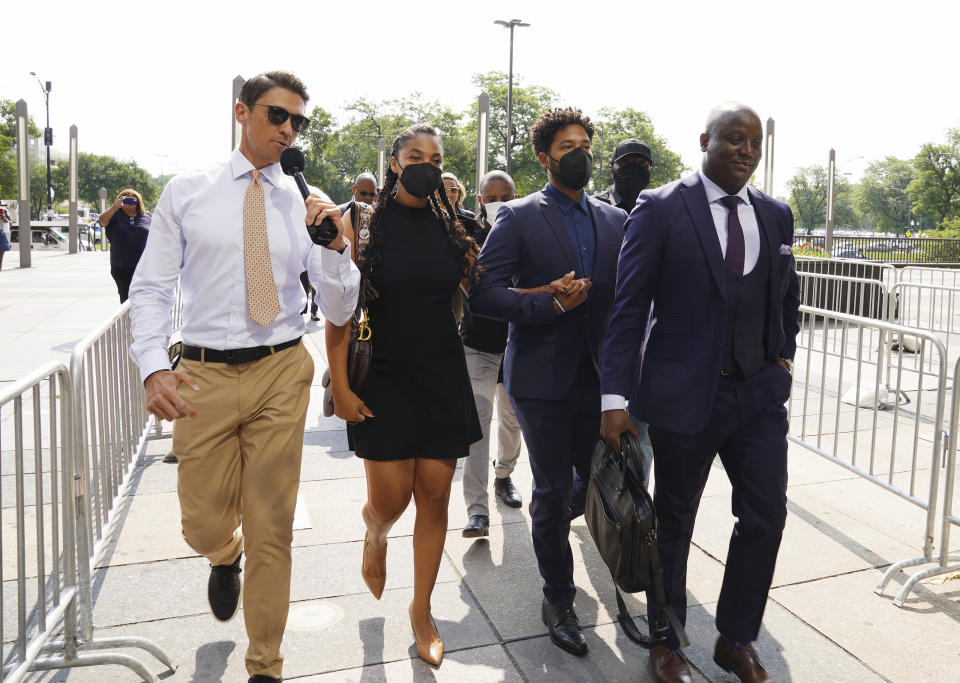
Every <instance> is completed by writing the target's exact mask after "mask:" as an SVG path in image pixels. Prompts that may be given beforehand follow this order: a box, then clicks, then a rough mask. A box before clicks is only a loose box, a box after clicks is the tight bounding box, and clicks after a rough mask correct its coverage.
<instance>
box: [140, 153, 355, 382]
mask: <svg viewBox="0 0 960 683" xmlns="http://www.w3.org/2000/svg"><path fill="white" fill-rule="evenodd" d="M252 169H253V164H252V163H250V161H249V160H248V159H247V158H246V157H245V156H243V154H241V153H240V150H239V149H235V150H234V151H233V154H232V155H231V157H230V160H229V161H228V162H226V163H224V164H220V165H219V166H217V167H216V168H213V169H211V170H209V171H205V172H199V173H192V174H186V175H181V176H177V177H175V178H173V179H172V180H171V181H170V182H169V183H168V184H167V186H166V188H164V190H163V194H161V195H160V201H159V202H158V203H157V208H156V210H155V211H154V212H153V222H152V224H151V226H150V236H149V238H148V239H147V246H146V249H144V252H143V256H142V257H141V258H140V263H139V265H138V266H137V270H136V273H135V274H134V277H133V282H132V283H131V285H130V305H131V311H130V317H131V323H132V328H133V339H134V341H133V344H131V345H130V355H131V357H132V358H133V360H134V362H136V364H137V365H138V366H139V368H140V375H141V378H142V379H144V380H146V378H147V377H148V376H149V375H150V374H151V373H153V372H156V371H157V370H169V369H170V361H169V358H168V353H167V347H168V345H169V343H170V333H171V327H172V317H171V312H172V309H173V304H174V291H175V288H176V285H177V280H178V279H179V281H180V288H181V291H182V294H183V341H184V343H187V344H190V345H192V346H204V347H206V348H209V349H217V350H221V351H222V350H227V349H242V348H248V347H252V346H272V345H274V344H280V343H282V342H285V341H290V340H291V339H295V338H296V337H299V336H301V335H302V334H303V333H304V332H305V331H306V326H305V325H304V322H303V316H302V315H300V311H301V309H302V308H303V287H302V285H301V284H300V273H302V272H303V271H305V270H306V271H308V273H309V277H310V281H311V282H313V283H316V285H317V296H316V300H317V304H318V305H319V307H320V310H321V311H322V312H323V315H324V317H325V318H327V319H328V320H330V321H331V322H333V323H334V324H337V325H343V324H345V323H346V322H347V321H348V320H349V319H350V316H352V315H353V313H354V310H355V307H356V305H357V294H358V292H359V289H360V272H359V271H358V270H357V267H356V266H355V265H354V264H353V261H352V260H351V258H350V245H349V244H348V245H347V248H346V249H345V250H344V252H343V253H342V254H339V253H337V252H336V251H333V250H331V249H326V248H324V247H319V246H316V245H314V243H313V242H312V241H311V240H310V236H309V235H308V234H307V230H306V207H305V206H304V203H303V198H302V197H301V196H300V193H299V191H298V190H297V187H296V184H295V183H294V181H293V179H292V178H290V177H289V176H286V175H284V174H283V171H281V170H280V164H279V163H277V164H272V165H270V166H267V167H266V168H262V169H260V171H261V173H262V176H261V182H262V183H263V189H264V208H265V211H266V218H267V239H268V241H269V243H270V261H271V264H272V266H273V279H274V281H275V282H276V286H277V297H278V299H279V303H280V314H279V315H278V316H277V318H276V320H274V321H273V323H272V324H271V325H270V326H269V327H263V326H261V325H260V324H259V323H256V322H254V321H253V320H252V319H251V318H250V316H249V314H248V312H247V292H246V281H245V276H244V263H243V202H244V196H245V195H246V192H247V188H248V187H249V185H250V181H251V178H250V171H251V170H252ZM318 194H320V193H318Z"/></svg>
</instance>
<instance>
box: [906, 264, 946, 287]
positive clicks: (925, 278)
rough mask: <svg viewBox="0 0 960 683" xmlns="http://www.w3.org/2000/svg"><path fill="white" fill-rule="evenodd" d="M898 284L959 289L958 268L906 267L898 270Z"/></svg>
mask: <svg viewBox="0 0 960 683" xmlns="http://www.w3.org/2000/svg"><path fill="white" fill-rule="evenodd" d="M898 282H915V283H917V284H921V285H922V284H927V285H946V286H947V287H960V268H934V267H932V266H906V267H904V268H901V269H900V274H899V279H898Z"/></svg>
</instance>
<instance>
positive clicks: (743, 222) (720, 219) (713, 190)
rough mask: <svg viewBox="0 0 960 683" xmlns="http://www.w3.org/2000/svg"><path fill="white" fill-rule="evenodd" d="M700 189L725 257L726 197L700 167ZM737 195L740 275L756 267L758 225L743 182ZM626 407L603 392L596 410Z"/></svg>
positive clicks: (622, 398)
mask: <svg viewBox="0 0 960 683" xmlns="http://www.w3.org/2000/svg"><path fill="white" fill-rule="evenodd" d="M697 173H698V174H699V175H700V181H701V182H702V183H703V189H704V190H705V191H706V193H707V203H708V204H709V205H710V213H711V214H712V215H713V225H714V227H715V228H716V229H717V239H718V240H720V251H721V253H722V254H723V257H724V258H726V257H727V215H728V214H729V213H730V210H729V209H728V208H727V207H726V206H724V205H723V203H722V202H721V201H720V199H721V198H723V197H726V196H727V193H726V192H724V191H723V190H722V189H721V188H720V186H719V185H717V184H716V183H715V182H713V181H712V180H710V179H709V178H708V177H707V176H706V175H705V174H704V172H703V171H702V170H700V169H698V170H697ZM736 196H737V197H739V198H740V203H739V204H738V205H737V216H739V218H740V227H741V228H743V274H744V275H747V274H748V273H750V272H751V271H753V269H754V268H756V267H757V260H758V259H759V258H760V226H759V225H758V224H757V214H756V213H755V212H754V210H753V205H752V204H751V203H750V193H749V192H748V191H747V186H746V185H744V186H743V187H741V188H740V191H739V192H737V194H736ZM626 406H627V399H626V398H625V397H623V396H619V395H617V394H604V395H603V396H601V397H600V410H602V411H606V410H623V409H624V408H626Z"/></svg>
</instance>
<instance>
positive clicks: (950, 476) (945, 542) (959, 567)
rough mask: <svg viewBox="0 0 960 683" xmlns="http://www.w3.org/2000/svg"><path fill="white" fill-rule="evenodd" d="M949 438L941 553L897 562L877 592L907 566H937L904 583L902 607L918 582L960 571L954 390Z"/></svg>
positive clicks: (959, 366)
mask: <svg viewBox="0 0 960 683" xmlns="http://www.w3.org/2000/svg"><path fill="white" fill-rule="evenodd" d="M953 372H954V376H955V377H956V376H957V374H958V373H960V360H958V361H957V363H956V365H955V366H954V370H953ZM948 420H949V425H950V428H949V437H948V438H947V443H946V450H945V452H944V461H943V462H942V463H941V464H942V465H943V467H944V471H945V474H944V482H945V484H944V487H943V488H944V492H943V509H942V511H941V513H940V520H939V521H940V550H939V553H938V554H937V555H936V556H928V554H927V553H924V556H923V557H917V558H912V559H908V560H902V561H900V562H896V563H894V564H892V565H890V567H889V568H888V569H887V571H886V572H884V575H883V578H882V579H881V580H880V584H879V585H878V586H877V587H876V588H875V589H874V591H875V592H876V593H877V594H878V595H882V594H883V591H884V589H885V588H886V587H887V584H888V583H890V580H891V579H892V578H893V577H894V576H896V575H897V574H898V573H899V572H901V571H902V570H903V569H905V568H907V567H916V566H920V565H924V564H935V566H933V567H928V568H926V569H923V570H921V571H919V572H917V573H916V574H913V575H912V576H911V577H910V578H908V579H907V580H906V582H904V584H903V587H902V588H901V589H900V592H899V593H898V594H897V597H896V598H894V600H893V604H895V605H896V606H897V607H902V606H903V603H904V601H905V600H906V599H907V597H908V596H909V595H910V593H911V592H912V591H913V589H914V587H915V586H916V585H917V583H918V582H920V581H922V580H924V579H927V578H930V577H932V576H940V575H943V574H951V573H954V572H960V551H955V552H951V551H950V528H951V527H952V526H960V510H955V509H954V500H955V497H956V493H957V491H956V489H957V488H958V485H960V484H958V482H957V478H956V477H957V449H958V448H960V392H958V391H956V390H954V392H953V400H952V401H951V402H950V415H949V416H948Z"/></svg>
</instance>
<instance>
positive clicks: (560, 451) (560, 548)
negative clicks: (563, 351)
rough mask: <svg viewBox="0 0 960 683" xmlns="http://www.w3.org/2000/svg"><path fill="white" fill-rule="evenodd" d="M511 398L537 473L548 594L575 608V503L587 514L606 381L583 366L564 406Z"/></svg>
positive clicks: (534, 512) (538, 526)
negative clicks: (602, 384)
mask: <svg viewBox="0 0 960 683" xmlns="http://www.w3.org/2000/svg"><path fill="white" fill-rule="evenodd" d="M510 398H511V400H512V401H513V406H514V412H515V413H516V415H517V421H518V422H519V423H520V430H521V431H522V432H523V440H524V441H525V442H526V444H527V451H528V453H529V454H530V468H531V469H532V470H533V495H532V497H531V499H530V517H531V518H532V525H531V531H532V535H533V550H534V552H535V553H536V555H537V564H538V566H539V568H540V576H542V577H543V594H544V596H545V597H546V599H547V602H549V603H550V604H552V605H572V604H573V598H574V595H576V592H577V590H576V588H575V587H574V585H573V553H572V551H571V550H570V539H569V535H570V519H571V515H570V512H569V510H570V506H571V502H573V505H574V507H579V508H580V511H581V512H582V500H583V494H584V493H585V491H586V485H587V482H588V481H589V480H590V457H591V456H592V455H593V448H594V446H595V445H596V443H597V441H598V440H599V434H600V410H599V409H600V380H599V378H598V377H597V372H596V370H595V369H594V367H593V364H592V363H590V362H589V361H587V362H585V363H581V365H580V368H579V370H578V371H577V376H576V379H575V380H574V382H573V386H572V387H571V388H570V390H569V391H568V392H567V394H566V396H564V397H563V398H561V399H559V400H555V401H545V400H538V399H527V398H517V397H514V396H511V397H510ZM574 470H575V471H576V474H577V476H576V480H577V481H576V484H577V486H576V490H575V488H574V479H575V477H574Z"/></svg>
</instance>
